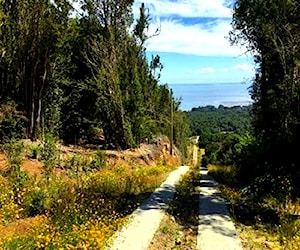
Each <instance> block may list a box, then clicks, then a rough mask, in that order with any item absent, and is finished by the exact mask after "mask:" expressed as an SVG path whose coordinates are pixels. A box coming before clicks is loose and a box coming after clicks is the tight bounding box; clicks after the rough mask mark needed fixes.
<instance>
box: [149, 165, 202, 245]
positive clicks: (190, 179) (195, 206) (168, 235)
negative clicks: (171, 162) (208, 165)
mask: <svg viewBox="0 0 300 250" xmlns="http://www.w3.org/2000/svg"><path fill="white" fill-rule="evenodd" d="M199 185H200V171H199V169H198V168H197V167H194V168H192V169H191V170H190V171H189V172H188V174H187V175H186V176H184V177H183V179H182V181H181V182H180V184H178V185H177V186H176V193H175V195H174V199H173V200H172V201H171V202H170V205H169V208H168V210H167V213H166V215H165V217H164V219H163V221H162V223H161V225H160V227H159V229H158V230H157V232H156V234H155V236H154V238H153V240H152V242H151V244H150V247H149V250H154V249H180V250H185V249H196V246H197V232H198V215H199V191H200V189H199Z"/></svg>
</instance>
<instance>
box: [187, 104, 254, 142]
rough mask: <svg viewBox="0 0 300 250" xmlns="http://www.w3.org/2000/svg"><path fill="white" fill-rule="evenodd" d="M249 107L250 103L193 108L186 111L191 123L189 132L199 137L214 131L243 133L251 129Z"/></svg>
mask: <svg viewBox="0 0 300 250" xmlns="http://www.w3.org/2000/svg"><path fill="white" fill-rule="evenodd" d="M251 108H252V106H250V105H249V106H234V107H225V106H223V105H220V106H219V107H218V108H216V107H215V106H206V107H198V108H193V109H192V110H191V111H190V112H187V117H188V118H189V119H190V124H191V133H192V135H199V136H200V137H201V136H204V135H205V134H214V133H237V134H244V133H245V132H247V131H250V130H251V119H250V117H251V115H250V111H251Z"/></svg>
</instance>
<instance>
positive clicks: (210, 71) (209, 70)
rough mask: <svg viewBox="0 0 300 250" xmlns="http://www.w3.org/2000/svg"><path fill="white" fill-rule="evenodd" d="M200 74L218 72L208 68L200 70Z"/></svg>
mask: <svg viewBox="0 0 300 250" xmlns="http://www.w3.org/2000/svg"><path fill="white" fill-rule="evenodd" d="M198 72H199V73H200V74H206V73H214V72H216V70H215V69H214V68H210V67H207V68H202V69H200V70H199V71H198Z"/></svg>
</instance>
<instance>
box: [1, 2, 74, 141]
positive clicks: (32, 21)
mask: <svg viewBox="0 0 300 250" xmlns="http://www.w3.org/2000/svg"><path fill="white" fill-rule="evenodd" d="M70 9H71V6H70V4H69V2H68V1H66V0H59V1H38V0H30V1H24V0H20V1H1V2H0V10H1V11H0V13H1V15H2V20H1V25H0V34H1V37H0V46H1V47H0V48H1V51H2V53H1V58H0V60H1V61H0V67H1V68H0V70H1V98H2V99H13V100H15V101H16V102H17V103H19V106H20V108H21V109H23V110H24V111H25V112H26V116H27V118H28V120H29V124H28V137H29V138H31V139H36V137H37V133H38V130H39V129H40V128H41V120H42V116H43V112H44V111H45V107H46V105H45V102H47V100H45V96H46V94H47V91H48V89H49V87H50V85H51V78H52V77H53V74H54V72H55V70H56V69H55V53H56V45H57V43H58V40H59V33H60V32H61V30H60V29H61V26H60V25H61V24H63V23H64V22H66V21H67V16H68V13H69V11H70Z"/></svg>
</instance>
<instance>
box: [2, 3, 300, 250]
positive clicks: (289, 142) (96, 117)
mask: <svg viewBox="0 0 300 250" xmlns="http://www.w3.org/2000/svg"><path fill="white" fill-rule="evenodd" d="M75 2H77V3H78V2H80V4H81V10H82V11H81V12H80V11H78V10H76V9H74V8H73V5H72V4H74V3H75ZM133 3H134V0H120V1H109V0H82V1H76V0H74V1H68V0H45V1H40V0H29V1H28V0H9V1H6V0H2V1H0V163H1V168H0V219H1V223H0V247H3V248H4V249H18V248H20V247H27V248H34V249H59V248H63V249H84V248H86V249H88V248H94V249H101V248H103V247H104V246H105V244H106V241H107V240H108V238H109V237H110V236H112V234H113V232H114V231H116V230H118V229H120V227H121V226H122V225H123V224H125V223H126V218H127V216H128V215H129V214H131V213H132V212H133V211H134V209H135V208H136V207H137V205H138V204H139V203H140V202H141V201H142V200H143V199H145V198H146V196H147V195H148V194H149V193H151V192H152V191H153V190H154V188H155V187H157V186H159V184H160V183H161V182H162V180H163V179H164V178H165V176H166V174H167V173H169V172H170V171H172V170H173V167H174V166H170V165H168V164H167V162H166V160H165V159H161V160H160V161H158V162H157V163H156V165H155V166H147V167H145V166H140V165H137V163H134V164H132V165H131V164H128V165H126V164H125V163H124V162H123V163H122V164H117V165H106V160H107V159H106V157H107V155H106V154H105V152H104V150H103V149H116V151H117V150H127V149H129V150H128V151H127V152H130V153H132V152H134V148H136V147H138V146H140V145H141V144H142V143H148V144H150V143H153V144H152V145H159V140H157V137H158V136H162V135H165V136H166V137H164V138H167V137H169V138H170V139H171V140H173V141H174V143H175V145H176V146H177V148H178V149H179V151H181V153H182V154H181V155H182V156H183V158H184V157H185V156H187V152H188V151H187V145H188V140H187V138H188V137H189V136H200V141H199V143H200V144H199V147H201V148H205V156H204V157H203V158H202V162H201V164H202V167H208V169H209V173H210V174H211V175H212V176H213V177H214V178H215V179H216V180H217V181H218V182H219V183H220V184H221V185H220V189H221V191H222V194H223V196H224V197H225V198H226V199H227V201H229V202H230V204H231V213H232V216H233V217H234V219H235V221H236V224H237V225H238V226H239V227H241V228H242V229H241V230H240V231H241V234H242V233H243V232H248V231H249V228H250V227H251V230H253V231H251V232H252V233H253V234H249V235H248V236H243V237H246V238H247V237H248V238H249V239H248V241H251V240H252V238H262V237H263V239H266V240H265V241H264V242H262V245H259V247H258V246H257V245H250V246H249V249H263V248H262V247H266V242H273V243H274V245H272V246H271V245H270V246H269V245H268V246H267V248H270V249H297V248H299V247H300V233H299V232H300V218H299V216H300V207H299V198H300V183H299V179H300V167H299V166H300V160H299V159H300V158H299V155H298V154H299V148H300V28H299V27H300V19H299V13H300V2H299V1H298V0H252V1H248V0H237V1H235V4H234V6H233V19H232V23H231V24H232V31H231V32H230V34H229V41H230V42H231V44H232V45H235V46H236V45H237V46H245V47H246V49H247V53H250V54H251V56H253V58H254V61H255V65H256V68H255V70H256V71H255V75H254V76H253V79H252V87H251V88H250V94H251V97H252V100H253V104H252V105H250V106H235V107H224V106H222V105H221V106H219V107H214V106H206V107H195V108H193V109H192V110H191V111H189V112H182V111H180V101H179V100H176V99H175V98H174V96H173V94H172V91H171V90H170V89H169V87H168V85H167V84H165V83H162V82H161V74H163V65H162V63H161V61H160V58H159V56H156V55H153V56H152V58H149V57H147V56H146V45H145V44H146V41H147V39H149V38H151V37H152V36H156V35H159V27H158V29H157V32H155V33H153V34H149V25H150V22H151V18H150V14H149V10H148V9H147V8H145V6H144V4H142V5H141V6H140V12H139V15H138V17H136V16H134V14H133V9H132V6H133ZM199 39H201V37H199ZM160 138H161V137H160ZM58 142H59V143H58ZM58 144H59V145H60V146H62V147H64V145H69V146H70V148H69V149H68V150H69V151H70V152H71V153H70V154H69V155H68V156H66V155H64V157H65V158H62V152H61V151H60V146H58ZM73 145H77V146H81V147H80V149H78V148H76V147H75V149H74V148H73ZM144 145H145V144H144ZM83 148H84V149H83ZM95 148H96V150H92V149H95ZM99 149H101V150H99ZM85 150H86V151H85ZM171 151H172V150H171ZM83 152H84V153H83ZM167 153H168V156H170V154H169V151H168V152H167ZM113 157H114V158H117V156H116V155H113ZM171 157H173V155H171ZM138 158H139V157H138ZM141 158H143V157H141ZM24 159H25V160H24ZM25 161H27V162H28V161H30V162H31V163H32V164H33V163H34V164H36V165H34V166H35V170H37V173H38V174H37V175H34V176H31V175H29V174H28V173H27V172H26V171H24V170H23V169H22V167H24V162H25ZM3 162H5V164H3ZM22 164H23V165H22ZM40 164H41V165H40ZM3 165H5V166H4V167H3ZM171 165H172V164H171ZM194 170H195V169H194ZM196 170H197V169H196ZM39 171H40V172H39ZM57 173H60V174H61V175H59V174H57ZM195 176H196V175H195ZM197 178H198V176H197ZM194 183H197V180H193V184H194ZM186 186H188V184H186ZM190 190H192V191H190ZM193 190H194V187H192V188H191V189H189V191H188V192H194V191H193ZM188 192H187V193H188ZM189 195H190V194H189ZM189 197H190V196H189ZM182 204H186V201H185V202H181V206H182ZM177 205H178V204H177ZM196 207H197V204H196ZM197 209H198V207H197ZM183 210H184V208H183ZM176 213H177V212H176ZM20 221H22V223H23V224H22V227H24V228H25V229H24V230H25V234H24V233H23V234H22V233H19V232H18V231H15V232H7V227H9V226H12V228H14V226H15V227H17V226H16V225H18V224H17V223H21V222H20ZM27 222H28V224H26V223H27ZM267 233H268V234H267ZM253 235H254V236H253ZM273 243H272V244H273ZM253 244H254V243H253ZM268 244H269V243H268ZM270 244H271V243H270Z"/></svg>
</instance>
